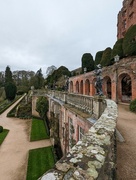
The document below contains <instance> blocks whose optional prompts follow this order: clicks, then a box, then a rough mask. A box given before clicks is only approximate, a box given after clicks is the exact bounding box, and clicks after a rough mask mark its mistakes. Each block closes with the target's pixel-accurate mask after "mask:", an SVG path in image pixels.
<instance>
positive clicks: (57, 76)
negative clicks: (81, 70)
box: [46, 66, 71, 88]
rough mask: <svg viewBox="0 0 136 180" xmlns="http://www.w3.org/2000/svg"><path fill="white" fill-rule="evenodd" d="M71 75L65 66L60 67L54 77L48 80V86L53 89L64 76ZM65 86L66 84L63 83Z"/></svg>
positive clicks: (53, 74) (51, 76) (49, 77)
mask: <svg viewBox="0 0 136 180" xmlns="http://www.w3.org/2000/svg"><path fill="white" fill-rule="evenodd" d="M70 75H71V73H70V71H69V70H68V68H66V67H65V66H60V67H59V68H58V69H56V70H55V71H54V72H53V73H52V75H49V76H48V77H47V79H46V84H47V85H49V86H50V88H53V87H54V85H55V84H57V82H58V81H59V80H60V78H61V77H62V76H67V77H69V76H70ZM63 85H64V83H63Z"/></svg>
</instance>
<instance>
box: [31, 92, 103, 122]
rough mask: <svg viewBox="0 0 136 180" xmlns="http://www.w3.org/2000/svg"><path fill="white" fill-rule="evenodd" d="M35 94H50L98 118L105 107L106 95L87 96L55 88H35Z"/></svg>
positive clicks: (51, 96)
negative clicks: (55, 89)
mask: <svg viewBox="0 0 136 180" xmlns="http://www.w3.org/2000/svg"><path fill="white" fill-rule="evenodd" d="M32 95H33V96H49V97H50V98H53V99H56V100H59V101H61V102H63V103H67V104H70V105H71V106H74V107H76V108H78V109H80V110H82V111H84V112H87V113H89V114H91V116H93V118H95V119H98V118H99V117H100V115H101V114H102V112H103V111H104V109H105V105H106V104H105V97H103V96H102V97H100V96H87V95H82V94H74V93H67V92H62V91H54V90H44V91H43V90H35V91H33V94H32Z"/></svg>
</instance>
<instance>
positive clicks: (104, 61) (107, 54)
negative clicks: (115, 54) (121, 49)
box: [100, 47, 112, 67]
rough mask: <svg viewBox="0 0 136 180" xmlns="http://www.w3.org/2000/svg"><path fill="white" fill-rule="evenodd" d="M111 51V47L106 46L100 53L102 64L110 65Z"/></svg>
mask: <svg viewBox="0 0 136 180" xmlns="http://www.w3.org/2000/svg"><path fill="white" fill-rule="evenodd" d="M111 52H112V49H111V48H110V47H108V48H106V49H105V50H104V52H103V54H102V59H101V62H100V64H101V65H102V66H103V67H104V66H109V65H111Z"/></svg>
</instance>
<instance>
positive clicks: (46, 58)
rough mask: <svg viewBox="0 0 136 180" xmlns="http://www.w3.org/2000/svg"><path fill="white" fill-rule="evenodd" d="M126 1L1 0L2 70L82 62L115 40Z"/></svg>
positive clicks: (0, 68) (76, 65)
mask: <svg viewBox="0 0 136 180" xmlns="http://www.w3.org/2000/svg"><path fill="white" fill-rule="evenodd" d="M121 7H122V0H0V71H5V68H6V66H7V65H8V66H10V68H11V71H14V70H33V71H35V72H36V71H37V70H39V69H40V68H42V72H43V74H45V72H46V69H47V67H49V66H51V65H54V66H56V67H57V68H58V67H60V66H62V65H63V66H66V67H67V68H68V69H69V70H73V69H76V68H78V67H80V66H81V57H82V55H83V54H84V53H91V54H92V55H93V57H94V58H95V55H96V53H97V52H98V51H101V50H104V49H105V48H107V47H111V48H112V47H113V45H114V43H115V42H116V40H117V14H118V12H119V11H120V10H121Z"/></svg>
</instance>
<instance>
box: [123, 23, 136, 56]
mask: <svg viewBox="0 0 136 180" xmlns="http://www.w3.org/2000/svg"><path fill="white" fill-rule="evenodd" d="M123 51H124V54H125V56H133V55H136V24H135V25H133V26H131V27H130V28H129V29H128V30H127V32H126V34H125V36H124V40H123Z"/></svg>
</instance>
